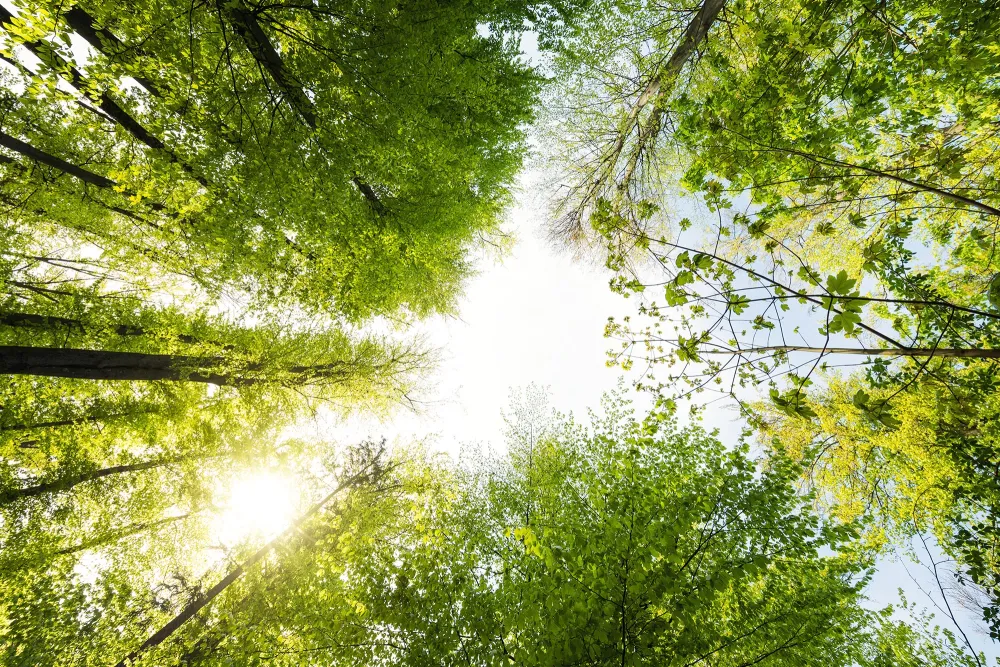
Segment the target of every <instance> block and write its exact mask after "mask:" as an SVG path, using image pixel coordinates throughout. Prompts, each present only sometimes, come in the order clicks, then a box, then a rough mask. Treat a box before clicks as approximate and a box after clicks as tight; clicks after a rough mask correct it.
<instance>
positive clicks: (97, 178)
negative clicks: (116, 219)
mask: <svg viewBox="0 0 1000 667" xmlns="http://www.w3.org/2000/svg"><path fill="white" fill-rule="evenodd" d="M0 146H3V147H4V148H9V149H10V150H12V151H14V152H15V153H20V154H21V155H23V156H25V157H26V158H28V159H31V160H34V161H35V162H39V163H41V164H44V165H46V166H49V167H52V168H53V169H58V170H59V171H61V172H63V173H66V174H69V175H70V176H75V177H76V178H78V179H80V180H81V181H83V182H84V183H88V184H90V185H95V186H97V187H99V188H113V187H114V186H115V185H116V183H115V182H114V181H112V180H111V179H110V178H105V177H104V176H101V175H100V174H95V173H94V172H92V171H87V170H86V169H83V168H81V167H77V166H76V165H75V164H70V163H69V162H66V161H65V160H63V159H61V158H57V157H56V156H54V155H50V154H48V153H46V152H45V151H42V150H39V149H37V148H35V147H34V146H31V145H30V144H26V143H24V142H23V141H21V140H20V139H16V138H14V137H12V136H10V135H9V134H6V133H5V132H0Z"/></svg>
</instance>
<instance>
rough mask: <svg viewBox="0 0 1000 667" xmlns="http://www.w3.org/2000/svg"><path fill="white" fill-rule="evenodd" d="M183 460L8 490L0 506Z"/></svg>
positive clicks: (0, 497)
mask: <svg viewBox="0 0 1000 667" xmlns="http://www.w3.org/2000/svg"><path fill="white" fill-rule="evenodd" d="M183 460H184V458H183V457H178V458H171V459H162V460H159V461H146V462H144V463H132V464H129V465H121V466H112V467H111V468H101V469H99V470H89V471H87V472H81V473H78V474H75V475H69V476H67V477H62V478H60V479H56V480H53V481H51V482H45V483H44V484H37V485H35V486H29V487H27V488H24V489H9V490H7V491H3V492H0V505H6V504H8V503H12V502H14V501H15V500H21V499H22V498H34V497H36V496H41V495H44V494H46V493H59V492H61V491H69V490H70V489H72V488H73V487H75V486H77V485H79V484H83V483H84V482H91V481H93V480H95V479H102V478H104V477H110V476H112V475H119V474H121V473H128V472H140V471H143V470H152V469H154V468H162V467H163V466H168V465H171V464H174V463H178V462H179V461H183Z"/></svg>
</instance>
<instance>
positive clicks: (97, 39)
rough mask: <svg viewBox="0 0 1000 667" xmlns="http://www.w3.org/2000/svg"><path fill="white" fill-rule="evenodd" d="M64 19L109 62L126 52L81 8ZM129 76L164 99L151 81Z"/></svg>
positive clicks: (69, 13)
mask: <svg viewBox="0 0 1000 667" xmlns="http://www.w3.org/2000/svg"><path fill="white" fill-rule="evenodd" d="M63 19H65V21H66V24H67V25H69V27H71V28H72V29H73V31H74V32H76V34H78V35H80V37H83V39H84V40H86V42H87V43H88V44H90V45H91V46H92V47H93V48H94V50H96V51H98V52H100V53H103V54H104V55H105V56H107V57H108V59H109V60H116V59H117V56H118V55H119V53H120V52H122V51H125V50H126V47H125V45H124V44H123V43H122V41H121V40H120V39H118V38H117V37H115V35H114V33H112V32H111V31H110V30H106V29H104V28H101V27H99V26H98V25H97V22H96V21H94V18H93V17H92V16H91V15H90V14H88V13H87V12H85V11H84V10H82V9H80V8H79V7H72V8H71V9H69V11H67V12H64V13H63ZM133 52H134V53H135V54H136V55H140V56H141V55H145V52H144V51H143V50H142V49H138V48H137V49H133ZM119 62H120V61H119ZM129 76H131V77H132V78H133V79H135V81H136V83H138V84H139V85H140V86H142V87H143V88H145V89H146V90H147V91H149V93H150V94H151V95H154V96H156V97H163V94H162V93H161V92H160V90H159V87H158V86H157V85H156V84H155V83H153V82H152V81H151V80H150V79H148V78H146V77H144V76H142V75H137V74H129Z"/></svg>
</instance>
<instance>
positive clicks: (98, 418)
mask: <svg viewBox="0 0 1000 667" xmlns="http://www.w3.org/2000/svg"><path fill="white" fill-rule="evenodd" d="M155 411H156V410H155V409H153V408H150V409H148V410H135V411H133V412H111V413H108V414H103V415H87V416H86V417H76V418H74V419H60V420H57V421H48V422H35V423H34V424H10V425H7V426H0V431H30V430H31V429H36V428H55V427H59V426H77V425H79V424H86V423H88V422H102V421H110V420H112V419H121V418H122V417H130V416H132V415H139V414H152V413H153V412H155Z"/></svg>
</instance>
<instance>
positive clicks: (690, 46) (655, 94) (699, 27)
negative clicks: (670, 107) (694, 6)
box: [615, 0, 726, 188]
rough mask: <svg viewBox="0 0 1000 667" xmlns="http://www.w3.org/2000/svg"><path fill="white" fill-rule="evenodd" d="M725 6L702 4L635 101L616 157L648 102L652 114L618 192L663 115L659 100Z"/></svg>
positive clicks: (721, 1) (716, 1) (718, 1)
mask: <svg viewBox="0 0 1000 667" xmlns="http://www.w3.org/2000/svg"><path fill="white" fill-rule="evenodd" d="M725 5H726V0H705V1H704V2H703V3H702V5H701V7H700V8H699V9H698V12H697V13H696V14H695V15H694V18H692V19H691V22H690V23H688V26H687V28H686V29H685V30H684V35H683V36H682V37H681V40H680V42H678V44H677V48H676V49H674V52H673V54H671V56H670V60H668V61H667V64H666V65H664V66H663V68H662V69H661V70H660V71H659V72H657V73H656V75H655V76H654V77H653V78H652V80H651V81H650V82H649V84H647V85H646V88H645V90H643V91H642V94H641V95H640V96H639V99H638V100H637V101H636V103H635V106H634V107H633V108H632V109H631V110H630V111H629V116H628V118H627V119H626V127H625V128H624V130H625V131H624V132H622V133H620V134H619V136H618V138H617V139H616V140H615V152H616V153H620V152H621V150H622V148H623V147H624V145H625V140H626V138H627V137H628V135H629V134H630V133H631V132H632V127H633V126H634V124H635V122H636V121H637V120H638V117H639V113H640V112H641V111H642V109H643V108H644V107H645V106H646V105H648V104H649V103H650V102H652V103H653V105H654V106H653V112H652V114H651V115H650V117H649V118H648V119H647V120H646V122H645V123H643V125H642V127H641V128H640V129H639V140H638V148H637V150H636V151H635V152H633V154H632V157H631V158H630V159H629V162H628V165H626V168H625V173H624V175H623V177H622V180H621V184H620V186H619V187H620V188H625V187H627V185H628V182H629V181H630V180H631V179H632V175H633V174H634V173H635V169H636V167H637V166H638V163H639V159H640V153H641V152H642V150H643V146H644V145H645V143H646V142H647V141H649V140H650V138H651V137H652V136H653V135H654V134H655V129H656V127H657V126H658V124H659V120H660V116H661V115H662V113H663V111H662V109H660V107H659V104H658V103H659V101H660V99H661V98H662V97H663V96H665V95H667V94H668V93H669V90H670V89H672V88H673V84H674V81H675V80H676V79H677V77H678V76H680V73H681V71H682V70H683V69H684V65H686V64H687V62H688V60H690V59H691V56H692V55H693V54H694V53H695V51H696V50H697V49H698V46H699V45H700V44H701V43H702V42H703V41H705V38H706V37H707V36H708V31H709V29H711V27H712V25H713V24H714V23H715V21H716V19H717V18H718V17H719V13H720V12H721V11H722V8H723V7H724V6H725Z"/></svg>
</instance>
